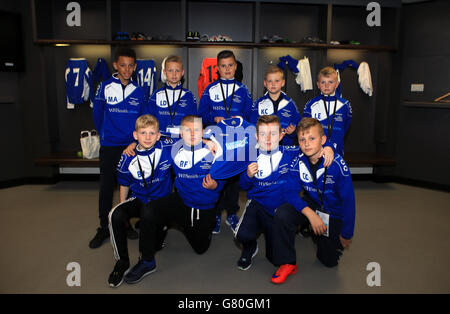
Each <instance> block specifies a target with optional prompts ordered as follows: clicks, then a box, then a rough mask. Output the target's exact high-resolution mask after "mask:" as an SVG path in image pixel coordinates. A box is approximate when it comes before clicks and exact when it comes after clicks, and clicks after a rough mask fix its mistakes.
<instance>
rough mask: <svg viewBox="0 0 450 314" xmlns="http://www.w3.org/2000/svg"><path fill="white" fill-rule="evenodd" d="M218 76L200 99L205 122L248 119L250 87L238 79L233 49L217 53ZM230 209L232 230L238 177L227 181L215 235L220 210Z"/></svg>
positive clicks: (218, 226)
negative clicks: (236, 118)
mask: <svg viewBox="0 0 450 314" xmlns="http://www.w3.org/2000/svg"><path fill="white" fill-rule="evenodd" d="M217 69H218V72H219V79H218V80H217V81H215V82H213V83H211V84H209V85H208V87H206V89H205V90H204V91H203V94H202V96H201V98H200V103H199V106H198V114H199V116H201V117H202V120H203V125H204V126H209V125H216V124H218V123H219V122H221V121H222V120H225V119H228V118H234V117H241V118H242V119H244V120H246V121H248V118H249V114H250V111H251V108H252V104H253V100H252V97H251V95H250V93H249V91H248V89H247V87H246V86H245V85H244V84H242V83H240V82H239V81H238V80H237V78H236V75H235V74H236V69H237V61H236V57H235V55H234V53H233V52H232V51H230V50H222V51H221V52H219V53H218V54H217ZM224 210H225V211H227V218H226V223H227V224H228V225H229V226H230V227H231V229H232V230H234V229H235V228H236V224H237V222H238V218H237V216H236V213H237V211H238V210H239V177H238V176H235V177H232V178H229V179H228V180H227V185H226V187H225V188H224V191H223V194H222V196H221V198H220V200H219V203H218V205H217V217H216V219H217V220H216V228H215V229H214V234H217V233H219V232H220V225H221V213H222V211H224Z"/></svg>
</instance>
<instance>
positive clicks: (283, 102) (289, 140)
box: [249, 65, 301, 145]
mask: <svg viewBox="0 0 450 314" xmlns="http://www.w3.org/2000/svg"><path fill="white" fill-rule="evenodd" d="M285 83H286V81H285V78H284V73H283V71H282V70H281V69H280V68H279V67H278V66H275V65H270V66H269V67H268V68H267V69H266V73H265V75H264V87H265V88H266V90H267V92H266V93H265V94H264V96H262V97H261V98H259V99H258V100H256V101H255V102H254V103H253V106H252V110H251V113H250V117H249V122H250V123H253V124H256V122H257V120H258V117H260V116H262V115H276V116H278V118H279V119H280V123H281V129H282V132H283V133H284V136H283V139H282V141H281V144H282V145H293V144H294V140H295V136H296V134H295V127H296V126H297V123H298V122H299V121H300V119H301V116H300V113H299V111H298V109H297V105H296V104H295V102H294V101H293V100H292V99H291V98H289V97H288V96H287V95H286V94H285V93H284V92H283V91H282V88H283V87H284V85H285Z"/></svg>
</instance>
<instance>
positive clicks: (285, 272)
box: [272, 264, 297, 284]
mask: <svg viewBox="0 0 450 314" xmlns="http://www.w3.org/2000/svg"><path fill="white" fill-rule="evenodd" d="M296 272H297V264H296V265H291V264H284V265H281V266H280V268H278V270H277V271H276V272H275V273H274V274H273V275H272V282H273V283H276V284H280V283H283V282H285V281H286V278H287V277H288V276H289V275H293V274H295V273H296Z"/></svg>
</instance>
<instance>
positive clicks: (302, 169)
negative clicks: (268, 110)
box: [272, 118, 355, 284]
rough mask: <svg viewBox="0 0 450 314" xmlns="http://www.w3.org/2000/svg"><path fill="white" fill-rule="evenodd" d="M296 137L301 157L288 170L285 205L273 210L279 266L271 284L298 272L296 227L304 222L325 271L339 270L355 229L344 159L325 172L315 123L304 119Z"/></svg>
mask: <svg viewBox="0 0 450 314" xmlns="http://www.w3.org/2000/svg"><path fill="white" fill-rule="evenodd" d="M297 135H298V141H299V144H300V149H301V151H302V154H300V155H299V156H297V157H296V158H295V159H294V160H293V162H292V165H291V167H290V173H289V182H288V184H287V187H288V188H289V190H288V191H287V193H286V201H287V203H288V204H286V205H283V206H281V207H280V208H279V209H278V210H277V212H276V215H275V219H274V238H273V240H274V243H275V244H274V261H275V263H276V264H279V265H281V266H280V268H279V269H278V270H277V271H276V272H275V274H273V276H272V282H273V283H276V284H280V283H283V282H284V281H285V280H286V278H287V277H288V276H289V275H291V274H295V273H296V271H297V262H296V252H295V234H296V229H297V226H299V225H303V224H304V223H305V222H308V221H309V223H310V224H311V227H312V230H313V232H314V234H315V237H314V238H315V240H316V241H315V242H316V244H317V254H316V255H317V258H318V259H319V261H320V262H321V263H322V264H324V265H325V266H327V267H333V266H336V265H337V264H338V262H339V258H340V256H341V255H342V250H343V249H344V248H346V247H348V246H349V245H350V243H351V239H352V237H353V231H354V226H355V195H354V190H353V184H352V178H351V174H350V170H349V168H348V166H347V164H346V163H345V161H344V159H342V157H341V156H339V155H335V158H334V160H333V162H332V163H331V165H330V166H329V167H327V168H325V167H324V165H323V158H322V157H321V156H320V151H321V150H322V145H324V144H325V142H326V136H325V134H324V131H323V128H322V125H321V124H320V122H319V121H318V120H316V119H313V118H303V119H302V120H301V121H300V123H299V124H298V126H297ZM302 187H303V189H304V191H305V193H306V194H308V196H309V198H310V199H311V200H312V202H310V204H307V203H306V202H305V201H303V200H302V199H301V198H300V196H299V192H300V190H301V189H302Z"/></svg>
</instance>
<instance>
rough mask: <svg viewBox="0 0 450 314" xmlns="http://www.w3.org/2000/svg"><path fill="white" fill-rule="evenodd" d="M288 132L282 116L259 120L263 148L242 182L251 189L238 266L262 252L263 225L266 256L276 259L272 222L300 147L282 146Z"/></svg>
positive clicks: (246, 265)
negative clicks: (260, 239) (283, 124)
mask: <svg viewBox="0 0 450 314" xmlns="http://www.w3.org/2000/svg"><path fill="white" fill-rule="evenodd" d="M283 136H284V133H282V131H281V124H280V119H279V118H278V117H277V116H275V115H262V116H260V117H259V118H258V120H257V123H256V139H257V141H258V145H259V149H258V151H257V162H254V163H251V164H250V165H249V166H248V168H247V171H246V172H244V173H243V174H242V175H241V177H240V186H241V188H242V189H243V190H247V191H248V192H247V199H248V201H247V206H246V208H245V210H244V213H243V214H242V216H241V219H240V221H239V223H238V226H237V229H236V232H235V236H236V239H237V240H238V241H239V242H240V243H242V246H243V249H242V253H241V257H240V258H239V260H238V262H237V266H238V268H239V269H241V270H247V269H248V268H250V266H251V264H252V258H253V257H254V256H255V255H256V253H257V252H258V246H257V242H256V239H257V236H258V234H259V232H260V230H261V229H262V230H263V231H264V236H265V243H266V257H267V259H268V260H269V261H270V262H272V263H273V253H272V251H273V244H272V226H273V216H274V214H275V211H276V209H277V208H278V207H279V206H280V205H282V204H283V197H282V195H283V191H284V189H286V184H287V180H286V179H287V174H288V172H289V165H290V163H291V161H292V159H293V157H294V156H296V155H298V148H296V147H290V146H279V142H280V141H281V139H282V138H283Z"/></svg>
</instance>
